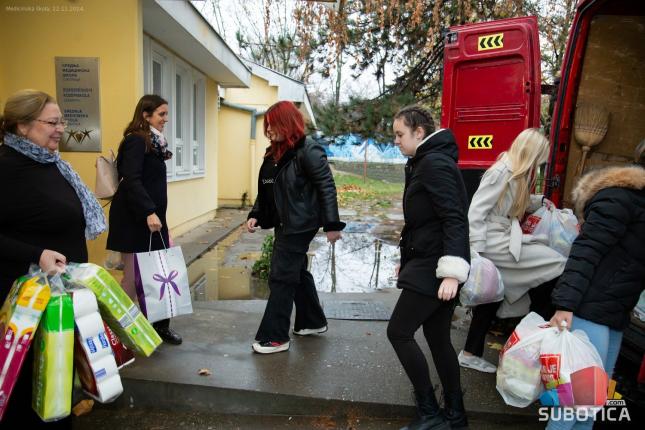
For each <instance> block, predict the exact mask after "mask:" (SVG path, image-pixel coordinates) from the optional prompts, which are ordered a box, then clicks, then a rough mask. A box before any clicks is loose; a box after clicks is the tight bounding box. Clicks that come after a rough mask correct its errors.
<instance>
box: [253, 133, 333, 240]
mask: <svg viewBox="0 0 645 430" xmlns="http://www.w3.org/2000/svg"><path fill="white" fill-rule="evenodd" d="M294 152H295V155H293V154H291V158H290V159H289V160H288V161H286V162H285V163H284V165H282V166H281V167H280V170H279V171H278V173H277V174H276V178H275V184H274V186H273V195H274V199H275V209H276V210H277V215H278V217H277V218H278V219H279V220H280V226H274V219H275V218H276V217H274V214H272V213H270V212H271V209H272V205H270V204H267V203H266V202H267V199H268V198H271V196H267V195H265V193H264V192H263V189H264V187H262V184H261V183H260V178H258V196H257V198H256V199H255V204H254V205H253V209H252V210H251V212H250V213H249V216H248V218H255V219H257V220H258V225H259V226H260V227H262V228H271V227H280V228H282V230H283V233H284V234H295V233H303V232H305V231H311V230H317V229H318V228H320V227H323V230H324V231H340V230H342V229H343V228H344V227H345V223H344V222H341V221H340V217H339V215H338V203H337V201H336V185H335V184H334V178H333V176H332V174H331V170H330V168H329V164H328V163H327V155H326V154H325V150H324V149H323V148H322V146H320V145H319V144H317V143H315V142H314V141H313V140H311V139H306V138H304V137H303V138H302V139H301V140H300V141H298V143H296V147H295V151H294ZM288 156H289V154H285V155H284V156H283V157H288ZM273 162H274V161H273V158H271V157H270V156H269V157H265V159H264V163H273ZM280 164H282V163H280Z"/></svg>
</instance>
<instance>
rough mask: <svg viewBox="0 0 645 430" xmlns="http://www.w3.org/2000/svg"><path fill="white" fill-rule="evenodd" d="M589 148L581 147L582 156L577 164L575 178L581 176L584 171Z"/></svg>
mask: <svg viewBox="0 0 645 430" xmlns="http://www.w3.org/2000/svg"><path fill="white" fill-rule="evenodd" d="M590 149H591V148H590V147H589V146H587V145H583V146H582V156H581V157H580V162H579V163H578V169H577V171H576V176H582V174H583V173H584V171H585V163H586V161H587V154H589V150H590Z"/></svg>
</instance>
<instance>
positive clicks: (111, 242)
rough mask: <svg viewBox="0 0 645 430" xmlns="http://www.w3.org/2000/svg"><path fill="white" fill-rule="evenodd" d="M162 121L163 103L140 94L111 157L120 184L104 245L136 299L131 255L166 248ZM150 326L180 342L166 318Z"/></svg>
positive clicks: (165, 150) (168, 156) (165, 156)
mask: <svg viewBox="0 0 645 430" xmlns="http://www.w3.org/2000/svg"><path fill="white" fill-rule="evenodd" d="M166 122H168V102H167V101H166V100H164V99H163V98H161V97H159V96H157V95H145V96H143V97H141V100H139V103H138V104H137V107H136V108H135V110H134V117H133V118H132V121H131V122H130V124H128V126H127V127H126V129H125V132H124V133H123V141H122V142H121V145H120V146H119V153H118V155H117V159H116V162H117V170H118V171H119V180H120V181H121V182H120V183H119V188H118V189H117V192H116V194H115V195H114V198H113V200H112V205H111V207H110V229H109V234H108V240H107V248H108V249H110V250H112V251H118V252H121V253H122V254H123V262H124V268H123V281H122V282H121V286H122V287H123V289H124V290H125V292H126V293H127V294H128V295H129V296H130V298H132V300H133V301H134V302H135V303H136V302H137V293H136V290H135V287H134V281H135V268H134V254H136V253H137V252H144V251H148V250H149V249H151V250H153V251H156V250H159V249H164V248H166V247H168V224H167V223H166V209H167V207H168V184H167V181H166V160H170V159H171V158H172V153H171V152H170V151H169V150H168V145H167V143H166V139H165V138H164V136H163V134H161V133H162V132H163V129H164V126H165V124H166ZM151 238H152V242H150V241H151ZM153 326H154V327H155V330H157V333H159V336H161V338H162V339H163V340H164V341H166V342H168V343H171V344H174V345H179V344H180V343H181V341H182V339H181V336H179V334H177V333H176V332H175V331H174V330H172V329H171V328H170V320H169V319H165V320H161V321H157V322H155V323H154V324H153Z"/></svg>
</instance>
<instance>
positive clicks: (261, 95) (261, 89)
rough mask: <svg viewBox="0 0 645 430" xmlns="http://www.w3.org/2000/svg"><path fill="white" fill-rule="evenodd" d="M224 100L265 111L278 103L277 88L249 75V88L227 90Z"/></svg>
mask: <svg viewBox="0 0 645 430" xmlns="http://www.w3.org/2000/svg"><path fill="white" fill-rule="evenodd" d="M226 100H227V101H229V102H231V103H239V104H243V105H246V106H249V107H254V108H258V109H266V108H268V107H269V106H271V105H272V104H273V103H276V102H277V101H278V87H276V86H273V85H269V82H268V81H265V80H264V79H262V78H260V77H258V76H256V75H251V86H250V87H249V88H227V89H226Z"/></svg>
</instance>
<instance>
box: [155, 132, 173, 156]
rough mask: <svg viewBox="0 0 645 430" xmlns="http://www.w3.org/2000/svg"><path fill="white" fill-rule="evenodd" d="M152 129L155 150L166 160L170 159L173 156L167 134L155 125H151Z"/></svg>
mask: <svg viewBox="0 0 645 430" xmlns="http://www.w3.org/2000/svg"><path fill="white" fill-rule="evenodd" d="M150 131H151V132H152V146H153V147H154V149H155V151H157V153H158V154H160V155H161V158H163V159H164V160H170V159H171V158H172V152H170V151H169V150H168V141H167V140H166V138H165V136H164V135H163V134H162V133H161V132H160V131H159V130H157V129H156V128H154V127H153V126H150Z"/></svg>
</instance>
